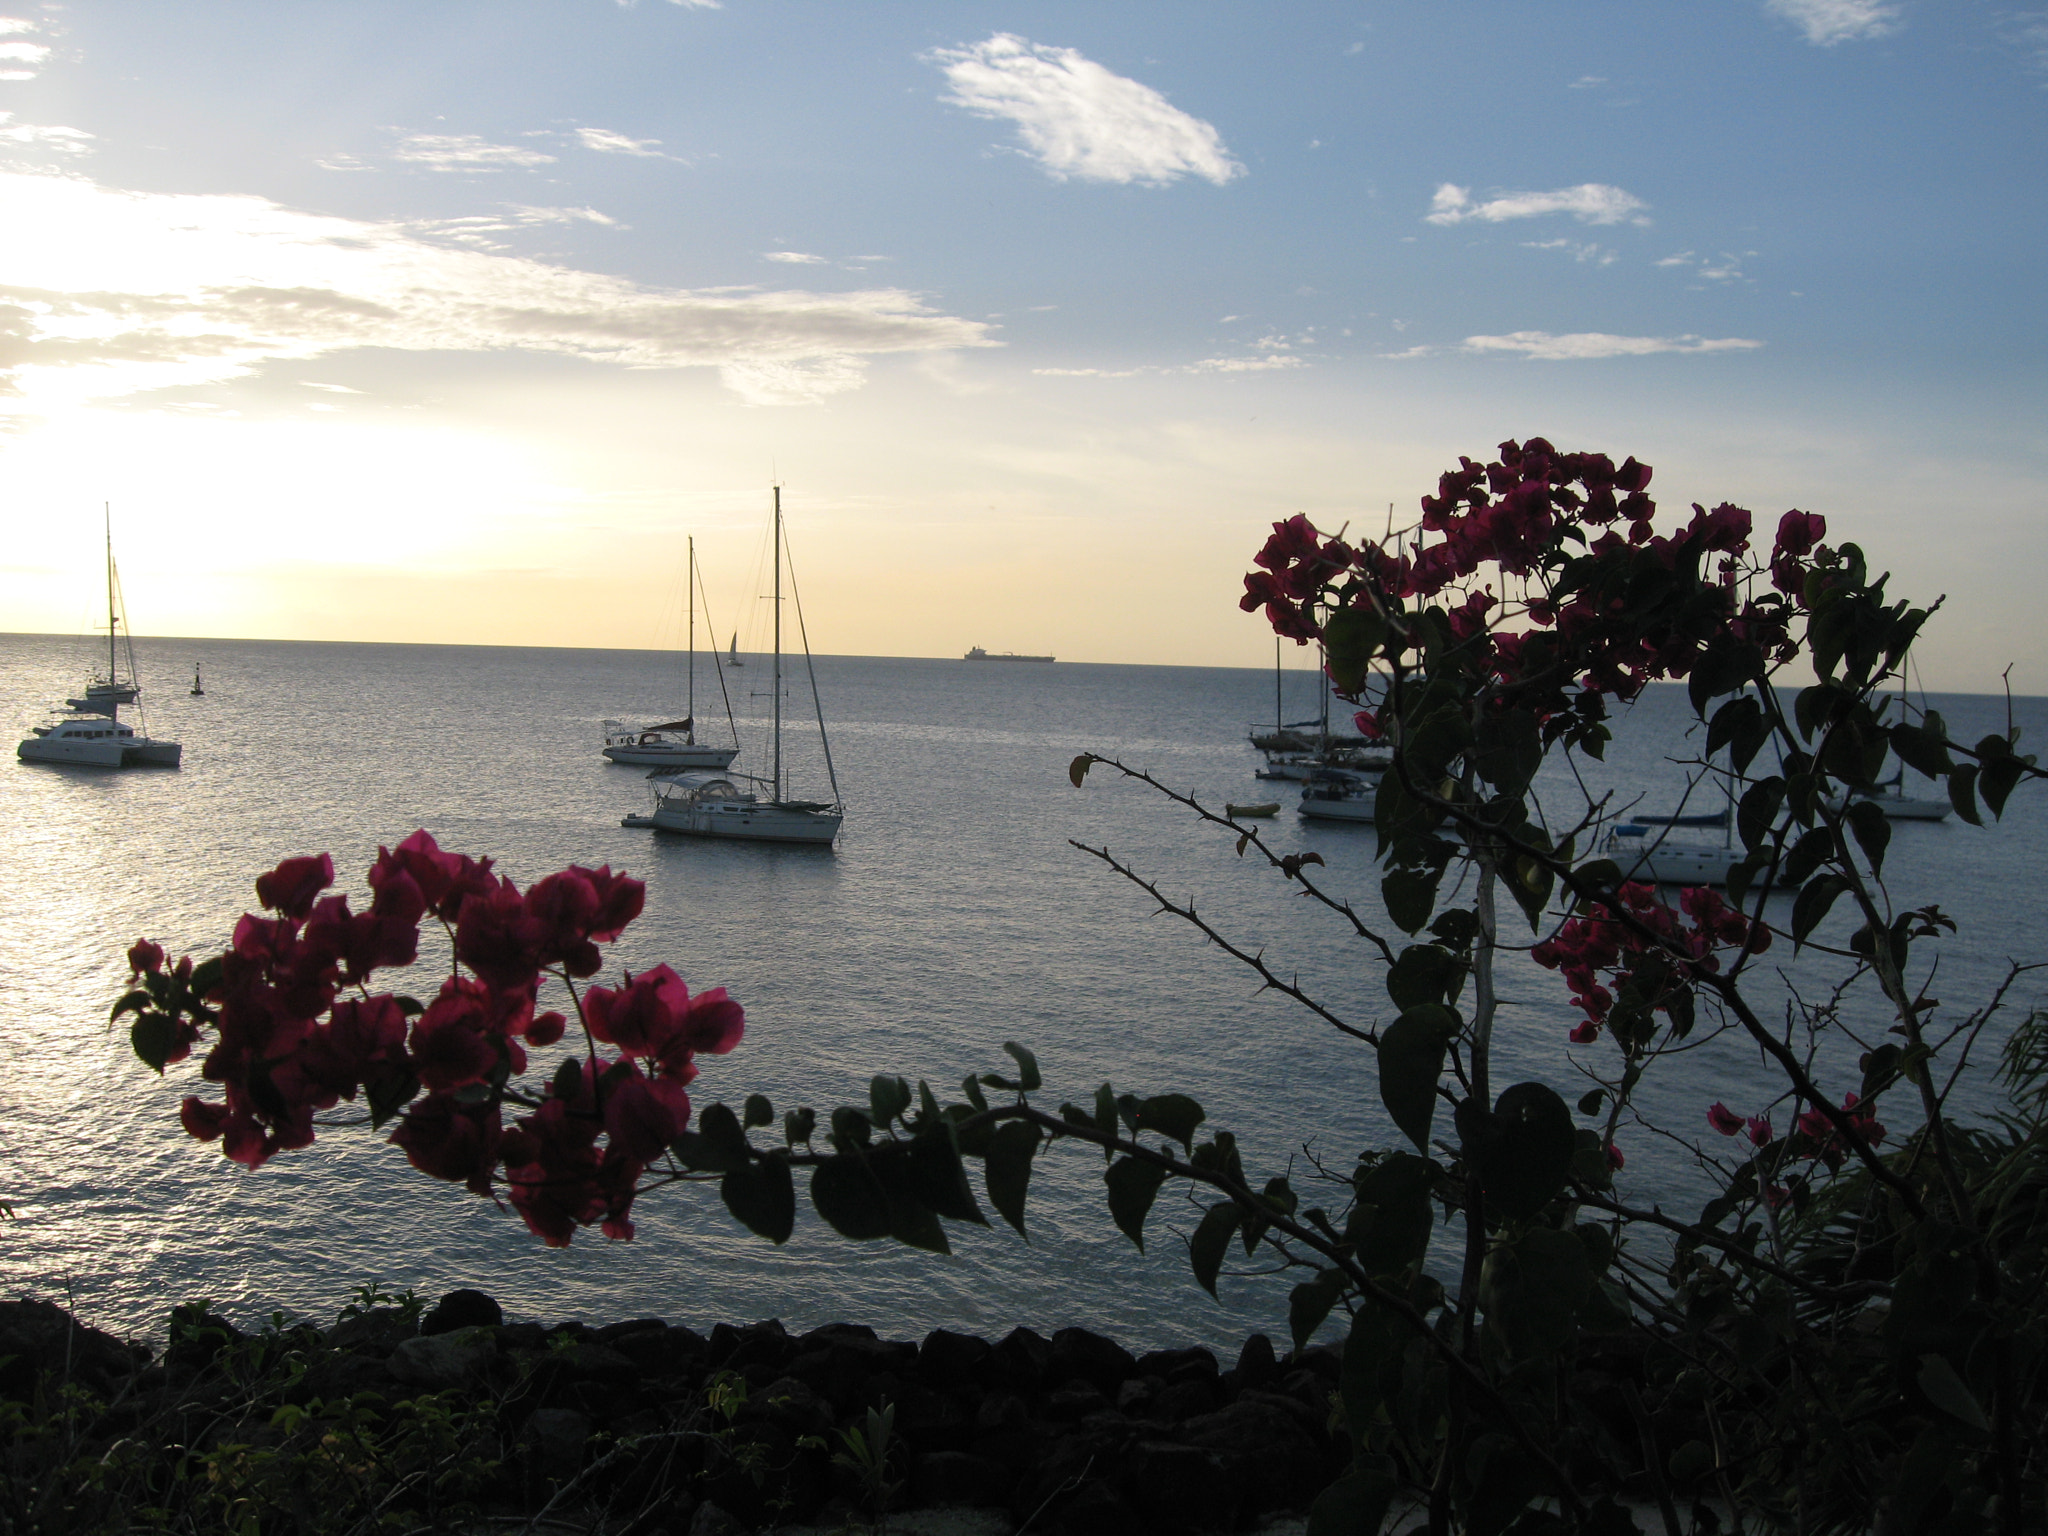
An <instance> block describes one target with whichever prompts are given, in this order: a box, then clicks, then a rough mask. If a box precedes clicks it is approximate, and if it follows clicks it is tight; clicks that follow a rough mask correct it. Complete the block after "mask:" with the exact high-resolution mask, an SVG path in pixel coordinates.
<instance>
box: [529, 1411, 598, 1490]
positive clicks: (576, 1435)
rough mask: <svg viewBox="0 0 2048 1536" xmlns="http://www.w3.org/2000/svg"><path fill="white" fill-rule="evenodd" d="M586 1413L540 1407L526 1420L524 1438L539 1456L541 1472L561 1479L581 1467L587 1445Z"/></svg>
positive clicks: (587, 1427)
mask: <svg viewBox="0 0 2048 1536" xmlns="http://www.w3.org/2000/svg"><path fill="white" fill-rule="evenodd" d="M590 1431H591V1423H590V1418H589V1416H588V1415H587V1414H582V1413H578V1412H577V1411H576V1410H575V1409H573V1408H542V1409H540V1410H539V1411H538V1412H536V1413H534V1414H533V1415H532V1416H531V1417H530V1418H528V1419H527V1421H526V1431H525V1439H526V1440H527V1441H528V1443H529V1444H531V1445H532V1446H533V1449H534V1451H535V1453H536V1454H537V1455H538V1456H539V1457H540V1465H541V1470H542V1472H544V1473H545V1474H546V1475H547V1476H549V1477H552V1478H556V1479H561V1478H569V1477H574V1476H575V1475H576V1474H577V1473H578V1472H579V1471H581V1470H582V1468H583V1448H584V1447H585V1446H586V1445H588V1444H589V1443H590Z"/></svg>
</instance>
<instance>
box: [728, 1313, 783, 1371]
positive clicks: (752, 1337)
mask: <svg viewBox="0 0 2048 1536" xmlns="http://www.w3.org/2000/svg"><path fill="white" fill-rule="evenodd" d="M795 1354H796V1343H795V1341H794V1340H793V1339H791V1338H790V1336H789V1333H788V1331H787V1330H786V1329H784V1327H783V1326H782V1323H781V1322H780V1320H778V1319H776V1318H772V1317H771V1318H769V1319H768V1320H767V1321H766V1322H764V1323H749V1324H748V1325H747V1326H746V1327H745V1328H735V1327H733V1326H732V1325H731V1324H730V1323H720V1324H718V1326H717V1327H715V1328H713V1329H712V1330H711V1339H710V1350H709V1353H708V1356H707V1358H708V1360H709V1362H710V1363H711V1364H712V1365H714V1366H716V1367H718V1368H719V1369H720V1370H726V1371H738V1372H740V1373H741V1374H743V1375H744V1374H745V1372H746V1369H747V1367H748V1366H750V1365H766V1366H770V1367H772V1368H773V1369H774V1370H775V1371H776V1373H777V1374H780V1373H781V1372H782V1371H783V1370H784V1369H785V1368H786V1367H787V1366H788V1365H789V1362H790V1360H791V1359H792V1358H793V1357H794V1355H795ZM771 1379H772V1378H771Z"/></svg>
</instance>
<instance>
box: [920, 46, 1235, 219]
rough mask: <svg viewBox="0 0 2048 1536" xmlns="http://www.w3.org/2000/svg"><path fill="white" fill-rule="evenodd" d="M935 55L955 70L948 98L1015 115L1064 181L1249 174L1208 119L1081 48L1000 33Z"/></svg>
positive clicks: (981, 110)
mask: <svg viewBox="0 0 2048 1536" xmlns="http://www.w3.org/2000/svg"><path fill="white" fill-rule="evenodd" d="M926 57H927V58H928V59H930V60H931V61H932V62H934V63H936V64H938V65H939V66H941V67H942V68H943V69H944V70H945V72H946V81H947V83H948V84H949V85H951V86H952V93H951V94H950V95H948V96H947V97H945V100H947V101H949V102H951V103H953V104H954V105H955V106H960V107H965V108H966V109H967V110H968V111H970V112H973V113H976V114H977V115H979V116H981V117H989V118H1000V119H1008V120H1009V121H1010V122H1013V123H1015V124H1016V125H1017V133H1018V137H1020V138H1021V139H1022V140H1023V141H1024V147H1025V148H1026V149H1027V150H1028V151H1029V152H1030V153H1031V154H1032V155H1033V156H1034V157H1035V158H1036V159H1037V160H1038V162H1039V163H1040V164H1041V165H1043V166H1044V167H1045V168H1046V170H1048V171H1050V172H1051V173H1052V174H1053V175H1054V176H1055V177H1057V178H1060V179H1062V180H1064V179H1065V178H1067V177H1069V176H1072V177H1075V178H1078V179H1079V180H1082V181H1109V182H1124V183H1128V182H1134V181H1137V182H1147V183H1150V184H1152V185H1154V186H1164V185H1166V184H1167V183H1169V182H1174V181H1178V180H1179V179H1180V178H1181V177H1183V176H1200V177H1202V178H1203V179H1204V180H1207V181H1212V182H1214V183H1215V184H1216V185H1217V186H1219V187H1220V186H1222V185H1224V184H1225V183H1226V182H1228V181H1230V180H1232V179H1233V178H1234V177H1238V176H1242V175H1243V174H1244V167H1243V166H1241V165H1239V164H1238V163H1237V162H1236V161H1235V160H1233V159H1231V158H1230V154H1229V151H1228V150H1226V149H1225V148H1224V146H1223V138H1222V136H1221V135H1220V134H1218V133H1217V131H1216V130H1215V129H1214V128H1212V127H1211V126H1210V125H1209V124H1207V123H1205V122H1203V121H1202V120H1201V119H1200V118H1197V117H1190V116H1189V115H1188V114H1187V113H1185V112H1183V111H1181V110H1180V109H1179V108H1178V107H1176V106H1174V105H1173V103H1172V102H1170V101H1168V100H1167V99H1166V98H1165V97H1164V96H1162V95H1160V94H1159V93H1158V92H1157V91H1155V90H1153V89H1152V88H1151V87H1150V86H1149V85H1141V84H1139V83H1138V82H1137V81H1136V80H1130V79H1126V78H1125V77H1124V76H1122V75H1119V74H1114V73H1112V72H1111V71H1109V70H1107V69H1105V68H1103V67H1102V66H1101V65H1100V64H1097V63H1095V62H1094V61H1093V60H1091V59H1087V58H1083V57H1082V56H1081V54H1080V53H1079V52H1078V51H1077V50H1075V49H1072V48H1049V47H1042V46H1040V45H1038V44H1036V43H1032V42H1029V41H1027V40H1026V39H1024V38H1021V37H1018V36H1016V35H1014V34H1012V33H1009V32H998V33H997V34H996V35H995V36H994V37H991V38H990V39H989V40H988V41H987V42H984V43H975V44H973V45H971V46H969V47H965V48H939V49H935V50H933V51H932V52H931V53H930V54H928V55H926Z"/></svg>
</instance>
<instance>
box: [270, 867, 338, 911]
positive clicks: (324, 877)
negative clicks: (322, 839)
mask: <svg viewBox="0 0 2048 1536" xmlns="http://www.w3.org/2000/svg"><path fill="white" fill-rule="evenodd" d="M332 884H334V860H333V859H332V858H330V857H329V856H328V855H326V854H324V853H318V854H308V855H306V856H304V857H301V858H296V859H286V860H284V861H283V862H281V863H280V864H279V865H278V866H277V868H275V869H273V870H272V871H271V872H270V873H269V874H267V875H258V876H257V877H256V899H257V900H258V901H259V902H261V903H262V904H263V905H264V906H266V907H268V908H269V909H270V910H271V911H273V912H281V913H283V914H284V915H285V916H286V917H304V916H305V915H306V914H307V913H308V912H310V911H312V910H313V901H314V898H315V897H317V896H318V895H319V894H320V893H321V892H322V891H324V890H326V889H327V887H328V886H330V885H332Z"/></svg>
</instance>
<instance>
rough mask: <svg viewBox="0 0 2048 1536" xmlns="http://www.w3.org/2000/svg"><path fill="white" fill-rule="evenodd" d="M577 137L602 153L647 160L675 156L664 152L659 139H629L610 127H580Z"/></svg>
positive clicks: (585, 146) (672, 157) (588, 146)
mask: <svg viewBox="0 0 2048 1536" xmlns="http://www.w3.org/2000/svg"><path fill="white" fill-rule="evenodd" d="M576 137H577V139H578V141H579V142H581V144H582V145H583V147H584V148H585V149H594V150H596V151H597V152H598V153H599V154H601V155H638V156H639V157H640V158H642V159H646V160H672V159H674V158H675V157H674V156H673V155H668V154H664V153H663V152H662V148H661V140H659V139H629V138H627V137H626V136H625V135H624V134H623V133H613V132H612V131H611V129H609V128H578V129H577V130H576Z"/></svg>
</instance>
